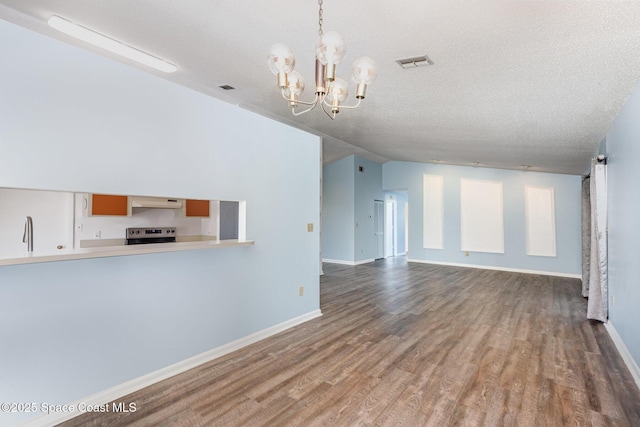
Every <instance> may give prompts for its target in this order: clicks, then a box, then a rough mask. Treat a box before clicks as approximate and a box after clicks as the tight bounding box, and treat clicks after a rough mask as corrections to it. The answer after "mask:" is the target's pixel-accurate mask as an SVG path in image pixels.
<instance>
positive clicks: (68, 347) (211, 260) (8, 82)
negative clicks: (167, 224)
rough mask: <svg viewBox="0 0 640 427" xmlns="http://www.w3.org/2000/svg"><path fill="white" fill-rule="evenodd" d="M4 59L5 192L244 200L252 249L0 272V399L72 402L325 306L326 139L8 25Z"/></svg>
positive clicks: (0, 44)
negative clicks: (322, 202)
mask: <svg viewBox="0 0 640 427" xmlns="http://www.w3.org/2000/svg"><path fill="white" fill-rule="evenodd" d="M0 55H1V57H2V66H1V67H0V93H1V94H2V96H0V187H23V188H41V189H45V188H46V189H58V190H67V191H79V192H100V193H112V194H145V195H151V196H153V195H156V196H164V195H167V194H171V195H181V196H184V197H189V198H199V199H214V200H246V206H247V214H246V215H247V238H249V239H252V240H255V241H256V244H255V246H251V247H238V248H226V249H215V250H198V251H190V252H180V253H164V254H148V255H137V256H128V257H114V258H102V259H91V260H79V261H63V262H54V263H44V264H33V265H17V266H5V267H0V342H1V343H2V345H1V346H0V378H1V381H0V402H48V403H50V404H64V403H67V402H72V401H75V400H77V399H81V398H83V397H85V396H88V395H91V394H93V393H96V392H99V391H101V390H104V389H106V388H109V387H112V386H114V385H117V384H120V383H123V382H125V381H128V380H131V379H132V378H136V377H139V376H141V375H144V374H147V373H149V372H152V371H155V370H158V369H160V368H163V367H166V366H168V365H171V364H173V363H176V362H179V361H181V360H184V359H186V358H189V357H191V356H194V355H197V354H200V353H202V352H205V351H207V350H210V349H213V348H216V347H218V346H220V345H223V344H225V343H229V342H231V341H233V340H236V339H239V338H241V337H245V336H247V335H249V334H252V333H254V332H257V331H260V330H263V329H265V328H267V327H270V326H273V325H276V324H279V323H281V322H284V321H287V320H289V319H292V318H295V317H297V316H301V315H305V314H308V313H313V312H316V311H317V310H318V309H319V267H318V248H319V238H318V233H317V230H318V228H319V227H314V230H315V231H314V232H312V233H308V232H307V227H306V224H307V223H315V224H316V225H317V224H318V221H319V199H320V194H319V181H320V178H319V161H318V156H319V152H320V147H319V144H320V141H319V138H317V137H315V136H312V135H310V134H307V133H305V132H302V131H299V130H296V129H293V128H290V127H288V126H285V125H282V124H280V123H276V122H274V121H272V120H269V119H266V118H264V117H261V116H258V115H256V114H253V113H250V112H248V111H245V110H242V109H239V108H237V107H235V106H231V105H228V104H225V103H223V102H220V101H218V100H215V99H212V98H210V97H207V96H204V95H202V94H199V93H197V92H194V91H191V90H189V89H185V88H183V87H180V86H177V85H175V84H172V83H169V82H167V81H165V80H162V79H159V78H157V77H154V76H151V75H149V74H146V73H143V72H141V71H138V70H135V69H132V68H129V67H126V66H123V65H122V64H119V63H115V62H112V61H109V60H107V59H104V58H102V57H99V56H96V55H93V54H91V53H88V52H85V51H82V50H80V49H77V48H74V47H71V46H68V45H65V44H63V43H60V42H58V41H54V40H52V39H48V38H46V37H43V36H41V35H39V34H35V33H33V32H31V31H28V30H25V29H22V28H20V27H16V26H14V25H12V24H9V23H7V22H4V21H0ZM136 156H145V157H146V158H147V159H148V160H149V161H150V163H148V164H146V163H143V164H140V165H139V166H138V167H136V168H132V167H131V165H130V164H129V163H128V161H127V159H129V158H135V157H136ZM299 286H304V287H305V292H304V296H303V297H300V296H298V287H299ZM31 415H33V414H31ZM35 415H40V414H35ZM29 416H30V415H29V414H22V415H19V414H18V415H16V414H6V413H2V414H0V425H13V424H15V423H16V422H18V421H20V420H23V419H25V418H28V417H29Z"/></svg>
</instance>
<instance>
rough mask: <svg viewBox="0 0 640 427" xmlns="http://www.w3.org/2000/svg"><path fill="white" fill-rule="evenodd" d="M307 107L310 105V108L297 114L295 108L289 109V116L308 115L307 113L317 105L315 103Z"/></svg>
mask: <svg viewBox="0 0 640 427" xmlns="http://www.w3.org/2000/svg"><path fill="white" fill-rule="evenodd" d="M309 105H311V107H309V108H307V109H306V110H303V111H298V112H296V107H291V114H293V115H294V116H301V115H302V114H304V113H308V112H309V111H311V110H313V109H314V108H316V106H317V105H318V102H316V103H315V104H309Z"/></svg>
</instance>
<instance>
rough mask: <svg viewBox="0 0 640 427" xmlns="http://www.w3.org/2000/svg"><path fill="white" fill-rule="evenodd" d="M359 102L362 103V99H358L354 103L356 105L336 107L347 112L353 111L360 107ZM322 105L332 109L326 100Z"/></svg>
mask: <svg viewBox="0 0 640 427" xmlns="http://www.w3.org/2000/svg"><path fill="white" fill-rule="evenodd" d="M361 101H362V99H360V98H358V102H356V105H342V104H340V105H339V106H338V107H340V109H342V108H345V109H347V110H353V109H355V108H358V107H359V106H360V102H361ZM324 104H325V105H326V106H327V107H332V105H331V104H328V103H327V101H326V100H324Z"/></svg>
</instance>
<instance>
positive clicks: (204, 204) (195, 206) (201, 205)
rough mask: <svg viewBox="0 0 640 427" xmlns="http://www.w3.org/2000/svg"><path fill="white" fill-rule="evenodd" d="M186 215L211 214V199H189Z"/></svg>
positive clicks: (206, 215)
mask: <svg viewBox="0 0 640 427" xmlns="http://www.w3.org/2000/svg"><path fill="white" fill-rule="evenodd" d="M186 205H187V209H186V213H185V215H186V216H204V217H208V216H209V200H193V199H187V201H186Z"/></svg>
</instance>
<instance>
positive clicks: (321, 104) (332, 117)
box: [320, 100, 336, 120]
mask: <svg viewBox="0 0 640 427" xmlns="http://www.w3.org/2000/svg"><path fill="white" fill-rule="evenodd" d="M323 101H324V100H323ZM324 105H325V103H324V102H321V103H320V106H321V107H322V111H324V113H325V114H326V115H327V116H329V118H330V119H331V120H333V119H334V118H335V117H336V115H335V113H334V114H331V113H329V112H328V111H327V109H326V108H324Z"/></svg>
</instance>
